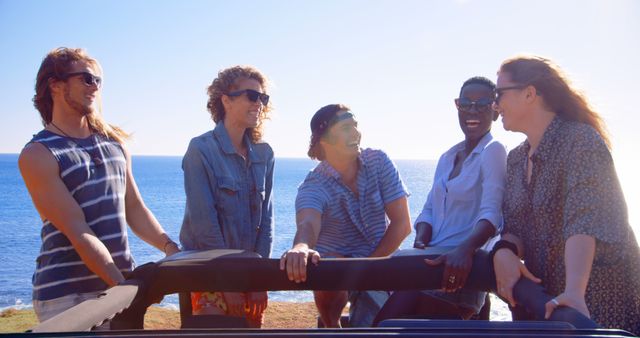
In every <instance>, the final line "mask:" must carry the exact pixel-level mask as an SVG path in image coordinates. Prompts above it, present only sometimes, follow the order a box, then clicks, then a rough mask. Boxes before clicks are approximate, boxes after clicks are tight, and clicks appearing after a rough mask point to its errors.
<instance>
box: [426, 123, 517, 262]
mask: <svg viewBox="0 0 640 338" xmlns="http://www.w3.org/2000/svg"><path fill="white" fill-rule="evenodd" d="M464 146H465V144H464V141H462V142H460V143H458V144H456V145H455V146H453V147H452V148H451V149H449V150H448V151H447V152H445V153H444V154H442V156H441V157H440V160H439V161H438V165H437V167H436V173H435V177H434V179H433V187H432V188H431V191H430V192H429V195H428V196H427V202H426V203H425V204H424V208H423V209H422V212H421V213H420V215H419V216H418V218H417V219H416V221H415V224H418V223H420V222H426V223H429V224H431V226H432V229H433V234H432V237H431V242H429V246H457V245H459V244H460V243H461V242H462V241H463V240H465V239H466V238H467V236H468V235H469V234H470V233H471V231H473V228H474V227H475V225H476V224H477V223H478V221H480V220H481V219H485V220H487V221H489V222H491V224H493V225H494V226H495V227H496V232H495V234H496V235H498V234H499V233H500V232H501V230H502V226H503V220H502V198H503V194H504V189H505V182H506V178H505V177H506V176H505V175H506V167H507V164H506V163H507V152H506V149H505V147H504V145H502V144H501V143H500V142H498V141H496V140H494V139H493V137H492V136H491V133H487V134H486V135H485V136H483V137H482V139H481V140H480V142H478V144H477V145H476V147H475V148H474V149H473V151H472V152H471V154H469V156H467V158H466V159H465V160H464V162H463V164H462V169H461V171H460V174H459V175H458V176H456V177H454V178H453V179H451V180H450V179H449V174H450V173H451V171H452V170H453V167H454V165H455V158H456V153H458V152H459V151H460V150H463V149H464ZM490 242H491V241H488V242H487V244H489V243H490ZM485 249H486V248H485Z"/></svg>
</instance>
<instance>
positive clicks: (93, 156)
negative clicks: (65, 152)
mask: <svg viewBox="0 0 640 338" xmlns="http://www.w3.org/2000/svg"><path fill="white" fill-rule="evenodd" d="M49 124H51V125H52V126H54V127H55V128H56V129H58V131H60V132H61V133H62V135H64V136H66V137H67V138H68V139H69V141H71V142H73V144H75V145H76V146H77V147H78V148H80V149H82V150H84V151H85V152H86V153H87V154H89V156H90V157H91V162H93V164H94V165H95V166H96V167H97V166H100V165H102V164H103V163H104V162H103V161H102V158H100V156H98V155H97V154H96V153H95V150H96V149H95V148H96V143H95V138H93V137H92V138H91V142H92V143H93V146H94V149H93V151H90V150H89V149H87V148H85V147H83V146H82V145H80V143H78V142H76V140H75V138H74V137H71V136H69V134H67V133H65V132H64V130H62V128H60V127H58V126H56V124H55V123H53V121H51V122H49ZM91 136H93V134H91Z"/></svg>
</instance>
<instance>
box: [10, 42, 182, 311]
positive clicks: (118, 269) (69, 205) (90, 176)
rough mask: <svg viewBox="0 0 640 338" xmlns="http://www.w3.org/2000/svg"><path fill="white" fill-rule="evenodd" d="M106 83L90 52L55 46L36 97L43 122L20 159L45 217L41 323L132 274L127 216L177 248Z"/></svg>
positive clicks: (152, 238)
mask: <svg viewBox="0 0 640 338" xmlns="http://www.w3.org/2000/svg"><path fill="white" fill-rule="evenodd" d="M101 86H102V77H101V68H100V65H99V64H98V62H97V61H96V60H95V59H93V58H91V57H89V56H88V55H87V54H86V52H85V51H84V50H82V49H71V48H57V49H54V50H52V51H51V52H49V54H47V56H46V57H45V58H44V60H43V61H42V64H41V65H40V69H39V71H38V75H37V79H36V86H35V89H36V94H35V96H34V98H33V102H34V106H35V107H36V109H38V111H39V112H40V116H41V118H42V123H43V125H44V129H43V130H41V131H40V132H39V133H37V134H36V135H34V137H33V138H32V139H31V141H29V143H27V145H26V146H25V147H24V149H23V150H22V152H21V153H20V157H19V159H18V165H19V167H20V172H21V174H22V177H23V178H24V181H25V184H26V186H27V189H28V190H29V194H30V195H31V198H32V200H33V203H34V205H35V207H36V209H37V210H38V213H39V214H40V218H41V219H42V230H41V238H42V245H41V247H40V254H39V255H38V258H37V266H36V271H35V273H34V276H33V307H34V310H35V312H36V315H37V316H38V319H39V320H40V321H45V320H47V319H49V318H51V317H53V316H55V315H56V314H58V313H60V312H63V311H65V310H67V309H69V308H71V307H73V306H75V305H77V304H79V303H81V302H83V301H84V300H87V299H90V298H93V297H95V296H96V295H97V294H99V293H101V292H103V291H104V290H105V289H107V288H109V287H111V286H114V285H116V284H118V283H120V282H122V281H124V279H125V278H124V276H123V273H126V272H129V271H131V270H132V269H133V265H134V263H133V258H132V257H131V252H130V250H129V244H128V239H127V228H126V225H127V223H128V224H129V225H130V226H131V228H132V230H133V231H134V232H135V233H136V234H137V235H138V236H140V238H142V239H143V240H144V241H146V242H147V243H149V244H151V245H153V246H155V247H156V248H158V249H159V250H161V251H163V252H165V254H167V255H170V254H173V253H175V252H177V251H179V248H178V246H177V245H176V243H175V242H173V241H172V240H171V239H170V238H169V236H168V235H167V234H166V233H165V232H164V230H163V228H162V226H161V225H160V224H159V223H158V221H157V220H156V219H155V217H154V216H153V214H152V213H151V211H149V209H147V207H146V206H145V204H144V202H143V200H142V198H141V196H140V193H139V192H138V187H137V186H136V183H135V181H134V179H133V175H132V173H131V157H130V155H129V153H128V152H127V151H126V149H125V148H124V144H123V142H124V140H125V139H127V137H128V135H127V134H126V133H125V132H124V131H122V129H120V128H118V127H115V126H112V125H109V124H107V123H105V122H104V121H103V119H102V117H101V114H100V112H99V109H98V107H97V106H98V104H97V100H98V99H99V94H100V89H101Z"/></svg>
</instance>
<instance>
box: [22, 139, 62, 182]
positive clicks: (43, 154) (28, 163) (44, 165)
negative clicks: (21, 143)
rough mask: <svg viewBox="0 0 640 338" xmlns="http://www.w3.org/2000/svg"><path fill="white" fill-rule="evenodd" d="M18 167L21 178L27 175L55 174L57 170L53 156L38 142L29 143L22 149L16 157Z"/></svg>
mask: <svg viewBox="0 0 640 338" xmlns="http://www.w3.org/2000/svg"><path fill="white" fill-rule="evenodd" d="M18 167H19V168H20V172H22V175H23V176H24V175H28V174H29V173H43V172H53V173H57V170H58V165H57V163H56V160H55V158H54V157H53V154H51V152H50V151H49V149H47V147H45V146H44V145H42V144H40V143H38V142H32V143H29V144H27V145H26V146H25V147H24V148H23V149H22V151H21V152H20V156H19V157H18Z"/></svg>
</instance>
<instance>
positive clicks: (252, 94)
mask: <svg viewBox="0 0 640 338" xmlns="http://www.w3.org/2000/svg"><path fill="white" fill-rule="evenodd" d="M244 93H247V98H248V99H249V101H251V102H256V101H258V99H260V102H262V104H263V105H265V106H266V105H267V103H269V95H267V94H265V93H261V92H259V91H257V90H253V89H243V90H238V91H235V92H231V93H229V94H227V96H240V95H242V94H244Z"/></svg>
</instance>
